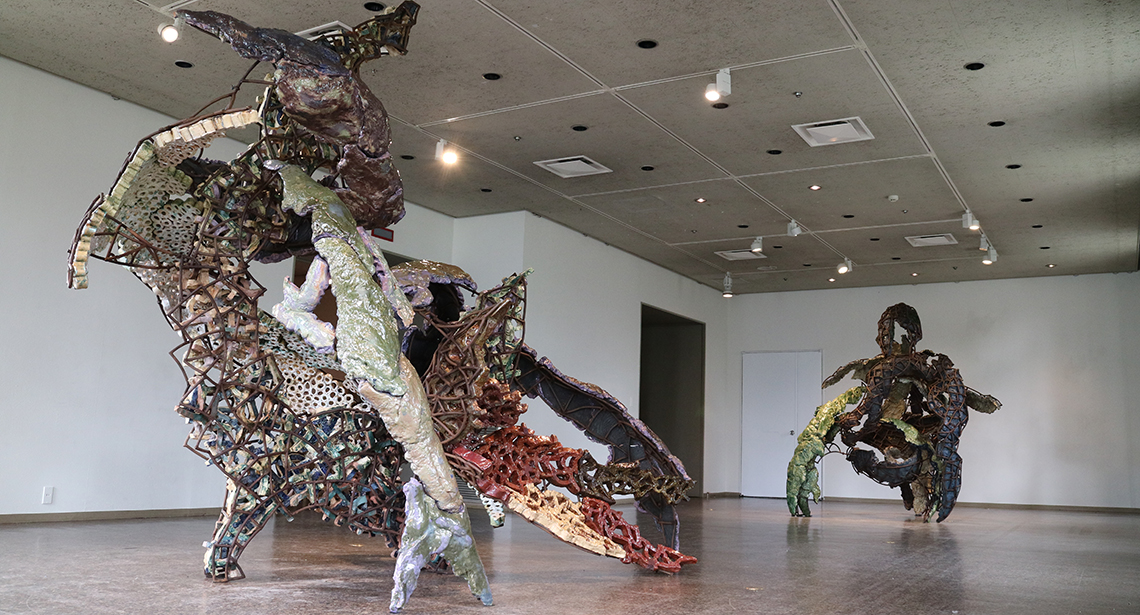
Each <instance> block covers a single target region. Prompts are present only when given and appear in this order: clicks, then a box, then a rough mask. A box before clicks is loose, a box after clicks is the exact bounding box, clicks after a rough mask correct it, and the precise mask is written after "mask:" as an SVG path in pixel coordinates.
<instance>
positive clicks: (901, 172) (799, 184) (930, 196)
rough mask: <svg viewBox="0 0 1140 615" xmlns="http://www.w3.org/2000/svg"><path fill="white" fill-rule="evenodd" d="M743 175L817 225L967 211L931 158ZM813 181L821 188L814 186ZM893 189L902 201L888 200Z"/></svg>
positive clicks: (868, 223)
mask: <svg viewBox="0 0 1140 615" xmlns="http://www.w3.org/2000/svg"><path fill="white" fill-rule="evenodd" d="M743 181H744V183H746V184H748V185H749V186H751V187H752V188H753V189H754V190H756V191H757V192H758V193H760V194H761V195H763V196H764V197H765V198H767V199H768V200H770V201H771V202H772V203H774V204H775V205H776V206H777V207H779V208H780V209H782V210H784V211H785V212H787V213H788V215H789V216H790V217H792V218H794V219H795V220H797V221H798V222H800V224H801V225H802V226H804V227H806V228H807V229H810V230H813V231H823V230H834V229H840V228H851V227H856V226H860V227H862V226H871V225H883V224H909V223H914V222H926V221H932V220H948V219H960V218H961V215H962V213H963V210H962V206H961V205H960V204H959V203H958V202H957V200H956V199H955V198H954V195H953V193H952V192H951V191H950V188H949V186H948V185H947V184H946V181H945V180H944V179H943V178H942V176H941V174H939V172H938V169H937V167H935V165H934V162H933V161H931V160H930V159H929V158H908V159H904V160H892V161H888V162H877V163H874V164H864V165H851V166H841V167H830V168H825V169H816V170H811V171H798V172H791V173H777V174H774V175H760V176H754V177H746V178H744V179H743ZM813 185H817V186H820V189H819V190H811V189H810V187H811V186H813ZM890 195H897V196H898V197H899V199H898V201H895V202H892V201H890V200H889V197H890ZM844 216H854V217H852V218H845V217H844Z"/></svg>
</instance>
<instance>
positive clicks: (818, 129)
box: [792, 117, 875, 147]
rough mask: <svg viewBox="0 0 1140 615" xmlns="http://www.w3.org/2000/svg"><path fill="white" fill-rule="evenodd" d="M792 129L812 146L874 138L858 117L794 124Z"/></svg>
mask: <svg viewBox="0 0 1140 615" xmlns="http://www.w3.org/2000/svg"><path fill="white" fill-rule="evenodd" d="M792 129H793V130H795V131H796V134H798V135H800V136H801V137H803V140H804V141H807V144H808V145H810V146H812V147H820V146H822V145H837V144H839V143H851V142H852V141H867V140H869V139H874V138H875V135H873V134H871V131H870V130H869V129H868V128H867V125H866V124H864V123H863V120H862V119H861V118H858V117H845V118H843V119H839V120H828V121H826V122H812V123H811V124H795V125H794V126H792Z"/></svg>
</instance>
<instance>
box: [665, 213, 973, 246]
mask: <svg viewBox="0 0 1140 615" xmlns="http://www.w3.org/2000/svg"><path fill="white" fill-rule="evenodd" d="M951 222H958V218H950V219H949V220H923V221H921V222H899V223H898V224H876V225H872V226H853V227H845V228H832V229H823V230H821V231H804V232H803V233H802V234H803V235H819V234H822V233H846V232H848V231H874V230H878V229H886V228H900V227H903V226H925V225H927V224H948V223H951ZM786 236H788V235H787V233H773V234H771V235H755V234H753V235H743V236H740V237H726V238H720V239H698V240H695V241H677V242H674V243H671V244H669V245H671V246H693V245H700V244H705V243H720V242H724V241H746V240H748V239H752V238H754V237H765V238H768V237H786Z"/></svg>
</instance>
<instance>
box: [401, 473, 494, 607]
mask: <svg viewBox="0 0 1140 615" xmlns="http://www.w3.org/2000/svg"><path fill="white" fill-rule="evenodd" d="M404 496H405V499H406V502H407V504H406V508H405V517H404V518H405V522H404V535H403V537H402V539H401V541H400V555H399V557H397V558H396V571H395V572H394V573H393V575H392V580H393V581H395V586H394V587H393V588H392V601H391V602H390V603H389V605H388V610H389V611H391V612H392V613H399V612H400V609H402V608H403V607H404V605H405V604H407V602H408V598H410V597H411V596H412V592H414V591H415V590H416V582H417V581H418V580H419V578H420V570H421V569H423V567H424V566H425V565H427V563H428V562H429V561H431V559H432V558H434V557H436V556H438V555H443V557H444V558H445V559H446V560H447V561H448V563H450V564H451V568H452V570H453V571H454V572H455V575H456V576H458V577H462V578H464V579H466V581H467V587H468V588H470V589H471V593H472V594H473V595H474V596H475V597H476V598H478V599H479V600H481V601H482V602H483V604H484V605H486V606H491V588H490V584H489V583H488V582H487V574H486V572H484V570H483V562H482V560H480V559H479V553H478V551H476V550H475V539H474V538H472V536H471V522H470V521H469V520H468V519H467V511H466V509H463V508H462V507H461V508H460V511H459V512H458V513H448V512H444V511H442V510H440V509H439V508H438V507H437V506H436V505H435V502H433V501H432V500H431V499H430V498H428V497H427V496H426V495H425V494H424V490H423V486H422V485H421V484H420V482H419V481H418V480H416V479H414V478H413V479H412V480H410V481H408V482H407V484H405V485H404Z"/></svg>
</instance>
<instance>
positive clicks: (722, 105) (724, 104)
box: [711, 102, 728, 109]
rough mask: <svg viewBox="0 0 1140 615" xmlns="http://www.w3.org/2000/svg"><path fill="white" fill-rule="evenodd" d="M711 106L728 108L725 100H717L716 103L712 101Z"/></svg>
mask: <svg viewBox="0 0 1140 615" xmlns="http://www.w3.org/2000/svg"><path fill="white" fill-rule="evenodd" d="M711 106H712V108H713V109H727V108H728V103H726V102H718V103H713V104H712V105H711Z"/></svg>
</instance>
